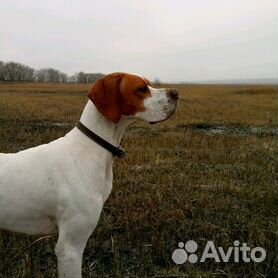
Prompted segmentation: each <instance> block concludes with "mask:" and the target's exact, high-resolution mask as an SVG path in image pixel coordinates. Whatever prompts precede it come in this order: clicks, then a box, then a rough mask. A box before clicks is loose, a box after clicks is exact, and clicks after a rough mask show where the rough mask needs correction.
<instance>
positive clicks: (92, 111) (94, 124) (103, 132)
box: [80, 100, 133, 146]
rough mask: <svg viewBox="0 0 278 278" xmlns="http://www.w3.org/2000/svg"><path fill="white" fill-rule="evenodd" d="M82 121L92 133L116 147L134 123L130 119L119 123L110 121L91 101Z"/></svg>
mask: <svg viewBox="0 0 278 278" xmlns="http://www.w3.org/2000/svg"><path fill="white" fill-rule="evenodd" d="M80 121H81V123H82V124H83V125H85V126H86V127H87V128H89V129H90V130H91V131H93V132H94V133H96V134H97V135H98V136H100V137H102V138H103V139H104V140H106V141H108V142H109V143H111V144H113V145H114V146H118V145H119V144H120V142H121V139H122V137H123V135H124V132H125V130H126V128H127V127H128V125H129V124H131V123H132V122H133V120H131V119H129V118H121V120H120V121H119V122H118V123H113V122H111V121H109V120H108V119H106V118H105V116H103V115H102V114H101V113H100V112H99V111H98V109H97V108H96V106H95V105H94V103H93V102H92V101H91V100H89V101H88V102H87V104H86V106H85V108H84V110H83V113H82V115H81V119H80Z"/></svg>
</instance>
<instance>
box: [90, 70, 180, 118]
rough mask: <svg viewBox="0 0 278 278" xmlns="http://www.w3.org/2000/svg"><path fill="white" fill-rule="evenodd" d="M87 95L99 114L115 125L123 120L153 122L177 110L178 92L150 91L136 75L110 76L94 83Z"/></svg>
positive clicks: (148, 85) (141, 78)
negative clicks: (127, 118) (131, 119)
mask: <svg viewBox="0 0 278 278" xmlns="http://www.w3.org/2000/svg"><path fill="white" fill-rule="evenodd" d="M88 96H89V98H90V99H91V100H92V101H93V103H94V104H95V106H96V107H97V109H98V110H99V112H100V113H102V114H103V115H104V116H105V117H106V118H107V119H109V120H110V121H112V122H114V123H117V122H119V121H120V119H121V118H124V117H129V118H134V119H141V120H145V121H147V122H150V123H156V122H161V121H164V120H167V119H168V118H169V117H170V116H171V115H173V113H174V112H175V111H176V108H177V100H178V90H176V89H156V88H153V87H151V86H150V82H149V81H148V80H147V79H145V78H143V77H140V76H138V75H133V74H128V73H112V74H108V75H106V76H105V77H103V78H101V79H99V80H97V81H96V82H95V84H94V85H93V87H92V88H91V90H90V92H89V95H88Z"/></svg>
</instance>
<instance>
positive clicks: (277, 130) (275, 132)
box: [177, 124, 278, 136]
mask: <svg viewBox="0 0 278 278" xmlns="http://www.w3.org/2000/svg"><path fill="white" fill-rule="evenodd" d="M177 127H178V128H183V129H192V130H194V131H197V132H202V133H207V134H212V135H239V136H248V135H255V136H264V135H271V136H278V127H268V126H242V125H208V124H196V125H178V126H177Z"/></svg>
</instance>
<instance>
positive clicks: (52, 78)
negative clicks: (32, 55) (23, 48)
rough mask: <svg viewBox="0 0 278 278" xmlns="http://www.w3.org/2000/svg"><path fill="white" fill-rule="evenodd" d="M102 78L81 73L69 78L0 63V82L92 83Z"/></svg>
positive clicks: (19, 64) (60, 74) (10, 63)
mask: <svg viewBox="0 0 278 278" xmlns="http://www.w3.org/2000/svg"><path fill="white" fill-rule="evenodd" d="M102 76H104V74H102V73H85V72H82V71H81V72H77V73H75V74H74V75H71V76H70V75H68V74H66V73H64V72H61V71H59V70H56V69H53V68H42V69H39V70H35V69H33V68H31V67H29V66H26V65H24V64H21V63H16V62H7V63H4V62H2V61H0V82H1V81H2V82H57V83H94V82H95V81H96V80H97V79H99V78H101V77H102Z"/></svg>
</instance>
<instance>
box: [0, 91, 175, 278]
mask: <svg viewBox="0 0 278 278" xmlns="http://www.w3.org/2000/svg"><path fill="white" fill-rule="evenodd" d="M151 93H152V96H151V97H150V98H148V99H147V100H146V101H145V105H146V111H145V112H142V113H138V115H136V118H140V119H144V120H147V121H158V120H162V119H165V118H167V117H168V116H169V111H170V110H171V109H172V110H173V109H175V107H174V106H171V105H172V104H171V102H170V101H168V102H167V96H166V93H165V92H163V91H162V90H156V89H153V88H151ZM167 103H168V110H167V109H166V107H167ZM170 106H171V108H170ZM172 110H171V112H173V111H172ZM167 111H168V112H167ZM133 121H134V118H131V117H122V119H121V120H120V121H119V123H117V124H114V123H112V122H110V121H108V120H107V119H106V118H105V117H104V116H103V115H102V114H100V113H99V111H98V110H97V108H96V107H95V105H94V104H93V103H92V102H91V101H88V103H87V105H86V107H85V109H84V111H83V114H82V116H81V122H82V123H83V124H84V125H85V126H87V127H88V128H89V129H91V130H92V131H94V132H95V133H97V134H98V135H99V136H101V137H103V138H104V139H106V140H107V141H109V142H110V143H112V144H113V145H115V146H117V145H118V144H119V143H120V141H121V138H122V136H123V134H124V132H125V130H126V128H127V126H128V125H129V124H130V123H131V122H133ZM112 166H113V157H112V154H111V153H110V152H108V151H107V150H105V149H103V148H102V147H100V146H99V145H98V144H96V143H95V142H93V141H92V140H91V139H89V138H88V137H87V136H86V135H84V134H83V133H81V132H80V130H78V129H77V128H74V129H73V130H71V131H70V132H69V133H68V134H66V135H65V136H64V137H62V138H60V139H58V140H55V141H53V142H51V143H49V144H46V145H41V146H38V147H35V148H30V149H28V150H25V151H21V152H18V153H16V154H0V228H2V229H6V230H11V231H16V232H22V233H27V234H33V235H35V234H50V233H53V232H55V231H58V232H59V238H58V242H57V245H56V247H55V252H56V255H57V258H58V272H59V277H67V278H73V277H74V278H80V277H81V262H82V254H83V250H84V248H85V245H86V242H87V240H88V238H89V236H90V235H91V233H92V232H93V230H94V229H95V227H96V225H97V222H98V219H99V216H100V213H101V210H102V207H103V204H104V202H105V201H106V199H107V198H108V196H109V194H110V192H111V189H112V179H113V173H112Z"/></svg>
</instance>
